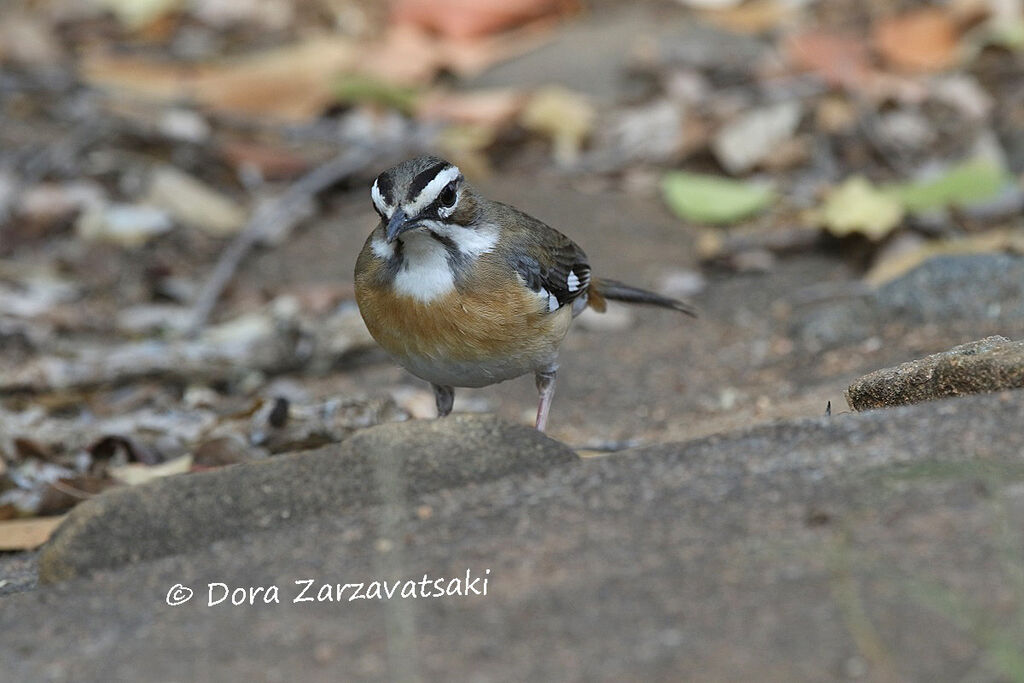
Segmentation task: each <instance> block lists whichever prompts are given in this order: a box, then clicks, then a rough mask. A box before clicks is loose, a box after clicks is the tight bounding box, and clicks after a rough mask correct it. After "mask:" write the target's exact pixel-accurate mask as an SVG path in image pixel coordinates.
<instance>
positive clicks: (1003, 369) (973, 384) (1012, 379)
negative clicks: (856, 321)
mask: <svg viewBox="0 0 1024 683" xmlns="http://www.w3.org/2000/svg"><path fill="white" fill-rule="evenodd" d="M1020 388H1024V342H1011V341H1010V340H1009V339H1007V338H1006V337H987V338H985V339H981V340H978V341H974V342H970V343H969V344H961V345H960V346H957V347H954V348H952V349H950V350H949V351H944V352H942V353H936V354H932V355H930V356H927V357H925V358H919V359H917V360H912V361H910V362H908V363H903V364H901V365H898V366H896V367H894V368H885V369H882V370H876V371H875V372H872V373H871V374H869V375H865V376H864V377H861V378H860V379H858V380H857V381H855V382H854V383H853V384H851V385H850V387H849V388H848V389H847V390H846V400H847V403H849V404H850V407H851V408H853V409H854V410H870V409H872V408H885V407H887V406H898V405H904V404H907V403H920V402H921V401H931V400H933V399H937V398H946V397H948V396H963V395H966V394H980V393H984V392H990V391H1001V390H1003V389H1020Z"/></svg>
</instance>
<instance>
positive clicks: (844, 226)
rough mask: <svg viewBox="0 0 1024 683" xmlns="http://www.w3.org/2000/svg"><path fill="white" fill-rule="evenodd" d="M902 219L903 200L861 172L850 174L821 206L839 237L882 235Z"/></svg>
mask: <svg viewBox="0 0 1024 683" xmlns="http://www.w3.org/2000/svg"><path fill="white" fill-rule="evenodd" d="M902 220H903V204H902V203H901V202H900V200H899V199H898V198H896V197H895V196H893V194H892V193H891V192H885V191H883V190H880V189H878V188H876V187H875V186H874V185H872V184H871V183H870V182H868V181H867V179H865V178H863V177H862V176H853V177H851V178H847V179H846V181H845V182H843V184H842V185H840V186H838V187H836V188H835V189H833V190H832V191H831V192H830V193H829V195H828V197H827V198H826V199H825V204H824V205H823V206H822V207H821V221H822V223H824V224H825V227H826V228H828V231H829V232H831V233H832V234H833V235H836V236H837V237H842V236H844V235H849V234H850V233H853V232H858V233H861V234H863V235H866V236H868V237H870V238H871V239H876V240H877V239H881V238H882V237H885V236H886V235H888V234H889V233H890V232H892V230H893V228H895V227H896V226H897V225H899V224H900V221H902Z"/></svg>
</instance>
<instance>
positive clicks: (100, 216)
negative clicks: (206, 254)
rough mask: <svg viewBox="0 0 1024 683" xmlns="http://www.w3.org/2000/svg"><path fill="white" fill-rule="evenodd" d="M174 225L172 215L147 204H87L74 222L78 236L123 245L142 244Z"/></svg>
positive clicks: (126, 246) (129, 246) (133, 245)
mask: <svg viewBox="0 0 1024 683" xmlns="http://www.w3.org/2000/svg"><path fill="white" fill-rule="evenodd" d="M172 227H173V225H172V223H171V218H170V216H168V215H167V213H166V212H165V211H163V210H162V209H159V208H157V207H155V206H148V205H145V204H117V203H115V204H107V205H101V206H93V207H87V208H86V210H85V211H83V212H82V213H81V214H80V215H79V216H78V220H77V221H76V222H75V230H76V231H77V232H78V236H79V237H81V238H82V239H84V240H89V241H93V242H107V243H110V244H116V245H118V246H120V247H125V248H131V247H140V246H142V245H143V244H145V243H146V242H148V241H150V240H151V239H153V238H154V237H157V236H159V235H162V234H164V233H165V232H169V231H170V230H171V228H172Z"/></svg>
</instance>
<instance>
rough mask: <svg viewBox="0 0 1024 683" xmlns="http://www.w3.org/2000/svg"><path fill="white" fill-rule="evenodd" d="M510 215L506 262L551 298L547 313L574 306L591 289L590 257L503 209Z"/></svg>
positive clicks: (530, 220)
mask: <svg viewBox="0 0 1024 683" xmlns="http://www.w3.org/2000/svg"><path fill="white" fill-rule="evenodd" d="M501 206H502V208H503V209H504V210H505V211H507V212H509V213H510V214H511V215H509V216H508V217H509V218H510V219H511V220H510V221H506V223H505V224H506V225H515V226H516V227H515V229H513V230H508V231H507V235H508V238H507V240H506V243H507V245H508V252H507V258H508V260H509V262H510V263H511V264H512V267H513V268H515V270H516V272H517V273H519V275H520V277H522V278H523V281H524V282H525V283H526V286H527V287H529V288H530V289H531V290H533V291H534V292H537V293H538V295H540V296H546V297H547V298H548V311H549V312H553V311H556V310H558V309H559V308H561V307H563V306H565V305H567V304H571V303H572V302H573V301H575V300H576V299H578V298H579V297H580V296H581V295H583V294H584V293H586V291H587V287H589V285H590V265H589V264H588V263H587V255H586V254H585V253H584V252H583V250H582V249H580V248H579V246H577V244H576V243H575V242H573V241H572V240H571V239H569V238H568V237H566V236H565V235H563V234H562V233H560V232H558V231H557V230H555V229H554V228H552V227H550V226H549V225H547V224H545V223H542V222H540V221H539V220H537V219H536V218H533V217H532V216H529V215H527V214H525V213H523V212H522V211H519V210H518V209H516V208H514V207H511V206H508V205H501Z"/></svg>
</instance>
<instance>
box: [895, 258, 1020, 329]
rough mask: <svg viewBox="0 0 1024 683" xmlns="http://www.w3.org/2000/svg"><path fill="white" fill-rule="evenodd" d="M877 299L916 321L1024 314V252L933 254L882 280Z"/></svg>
mask: <svg viewBox="0 0 1024 683" xmlns="http://www.w3.org/2000/svg"><path fill="white" fill-rule="evenodd" d="M877 299H878V304H879V306H881V307H882V309H883V310H884V313H885V314H886V315H887V316H890V317H898V318H902V319H905V320H908V321H911V322H919V323H932V322H942V321H945V320H949V319H950V318H958V319H962V320H963V319H966V320H1006V319H1009V318H1015V319H1018V320H1019V319H1022V318H1024V257H1020V256H1013V255H1010V254H959V255H951V256H939V257H936V258H933V259H929V260H928V261H926V262H925V263H923V264H921V265H920V266H918V267H917V268H915V269H913V270H912V271H910V272H909V273H907V274H906V275H904V276H903V277H901V278H898V279H896V280H893V281H892V282H889V283H887V284H885V285H883V286H882V287H881V288H880V289H879V291H878V296H877Z"/></svg>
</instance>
